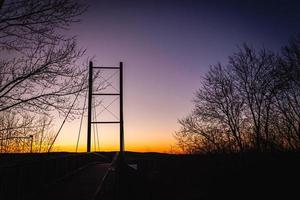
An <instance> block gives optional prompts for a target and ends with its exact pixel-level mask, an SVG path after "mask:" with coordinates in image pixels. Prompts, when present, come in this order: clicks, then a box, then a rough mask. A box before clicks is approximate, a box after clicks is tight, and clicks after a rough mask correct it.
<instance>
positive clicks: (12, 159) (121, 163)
mask: <svg viewBox="0 0 300 200" xmlns="http://www.w3.org/2000/svg"><path fill="white" fill-rule="evenodd" d="M88 67H89V73H88V90H87V92H86V98H85V99H84V105H83V109H82V110H83V111H82V114H81V120H80V126H79V131H78V137H77V144H76V153H59V152H53V153H52V149H53V146H54V143H55V141H56V139H57V137H58V136H59V134H60V132H61V130H62V128H63V126H64V124H65V122H66V121H67V118H68V116H69V114H70V112H71V109H72V108H73V106H74V104H75V102H76V100H77V99H78V95H79V93H78V94H77V95H76V97H75V99H74V102H73V104H72V105H71V107H70V110H69V112H68V113H67V115H66V116H65V119H64V120H63V122H62V124H61V126H60V128H59V130H58V132H57V133H56V135H55V137H54V140H53V141H52V142H51V144H50V146H49V148H48V153H30V154H24V155H22V154H3V155H1V157H0V163H1V165H0V198H1V199H5V200H10V199H12V200H27V199H28V200H29V199H30V200H32V199H45V200H47V199H49V200H50V199H74V200H76V199H78V200H79V199H80V200H97V199H116V200H117V199H138V198H140V195H142V192H143V187H142V185H143V184H141V183H142V182H143V181H141V180H142V179H140V178H138V176H137V170H136V169H137V164H135V163H131V165H128V164H127V163H126V161H125V153H124V119H123V63H122V62H120V63H119V66H113V67H107V66H101V67H99V66H94V65H93V62H90V63H89V66H88ZM95 70H102V71H107V70H115V72H114V73H113V74H112V75H110V76H109V77H107V78H105V77H102V78H103V83H105V84H106V85H107V86H110V87H112V88H113V90H114V91H113V92H111V91H110V92H101V90H100V92H95V90H94V88H93V85H94V81H95V76H94V74H95ZM96 73H97V72H96ZM116 74H119V83H118V86H113V85H112V83H111V82H110V81H109V79H111V78H112V77H113V76H115V75H116ZM101 96H104V97H107V96H112V97H115V96H116V98H114V99H113V100H112V102H111V103H110V104H108V105H106V106H102V107H103V110H107V111H108V112H109V113H111V114H112V115H113V116H114V117H115V119H116V120H101V121H98V119H99V118H98V116H97V115H99V114H101V112H102V111H100V112H99V113H98V114H97V112H96V109H95V108H96V101H95V99H96V98H97V97H101ZM117 99H119V111H118V115H119V116H116V114H113V112H111V111H110V110H109V109H108V107H109V106H111V105H112V103H114V102H115V101H116V100H117ZM86 106H87V143H86V153H77V150H78V144H79V139H80V136H81V129H82V126H83V117H84V111H85V110H86ZM101 119H102V118H101ZM99 124H100V125H101V124H102V125H105V124H118V125H119V151H118V152H116V153H108V152H107V153H103V152H102V153H100V152H95V151H93V152H92V129H93V131H94V139H93V143H94V149H95V150H96V149H97V148H96V146H98V147H99V136H98V134H99V132H98V127H97V125H99ZM26 139H27V138H26ZM29 139H31V141H32V136H30V137H29ZM31 144H32V142H31ZM30 151H32V145H31V150H30ZM137 180H139V181H137Z"/></svg>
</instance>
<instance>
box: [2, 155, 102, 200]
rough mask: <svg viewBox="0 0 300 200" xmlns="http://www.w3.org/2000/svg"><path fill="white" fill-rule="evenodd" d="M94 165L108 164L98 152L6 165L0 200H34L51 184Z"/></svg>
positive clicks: (3, 170) (3, 172)
mask: <svg viewBox="0 0 300 200" xmlns="http://www.w3.org/2000/svg"><path fill="white" fill-rule="evenodd" d="M35 157H36V156H35ZM36 158H37V157H36ZM92 162H105V158H104V157H102V156H100V155H98V154H96V153H84V154H83V153H80V154H75V153H74V154H67V155H57V156H55V157H52V158H43V159H37V160H31V161H23V162H19V163H16V164H7V165H2V166H0V199H5V200H10V199H11V200H23V199H30V197H32V196H33V195H34V194H35V193H37V192H38V191H39V190H41V189H43V188H44V187H46V186H47V185H50V184H52V183H54V182H55V181H57V180H59V179H61V178H63V177H64V176H66V175H67V174H69V173H71V172H73V171H75V170H77V169H79V168H80V167H83V166H85V165H87V164H88V163H92Z"/></svg>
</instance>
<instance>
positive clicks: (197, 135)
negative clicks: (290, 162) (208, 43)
mask: <svg viewBox="0 0 300 200" xmlns="http://www.w3.org/2000/svg"><path fill="white" fill-rule="evenodd" d="M299 41H300V39H299V38H296V39H294V40H292V42H291V43H290V44H289V45H288V46H286V47H284V48H283V51H282V54H280V55H275V54H274V53H272V52H270V51H267V50H265V49H262V50H260V51H256V50H255V49H253V48H249V47H248V46H247V45H244V46H243V47H242V48H240V49H239V51H238V52H237V53H236V54H234V55H233V56H231V57H229V63H228V64H227V65H226V66H222V65H221V64H217V65H215V66H212V67H211V68H210V69H209V71H208V73H207V74H206V75H205V77H204V79H203V82H202V85H201V88H200V89H199V90H198V91H197V93H196V97H195V100H194V103H195V108H194V110H193V111H192V114H191V115H189V116H188V117H186V118H184V119H182V120H179V123H180V125H181V129H180V130H179V131H178V132H176V133H175V138H176V139H177V141H178V144H179V146H180V147H181V148H182V149H184V150H185V151H186V152H189V153H195V152H203V151H205V152H212V151H218V152H220V151H226V152H232V151H239V152H241V151H248V150H256V151H272V150H286V149H290V150H298V149H299V148H300V110H299V108H300V104H299V102H300V92H299V91H300V79H299V77H300V67H299V66H300V65H299V63H300V42H299Z"/></svg>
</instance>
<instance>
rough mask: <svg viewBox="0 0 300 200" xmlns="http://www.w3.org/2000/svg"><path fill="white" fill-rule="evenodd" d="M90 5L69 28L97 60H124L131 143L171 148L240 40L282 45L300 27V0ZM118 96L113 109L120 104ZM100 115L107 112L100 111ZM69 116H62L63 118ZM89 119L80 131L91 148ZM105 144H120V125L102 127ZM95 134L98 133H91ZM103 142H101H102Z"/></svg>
mask: <svg viewBox="0 0 300 200" xmlns="http://www.w3.org/2000/svg"><path fill="white" fill-rule="evenodd" d="M85 2H87V3H88V4H89V9H88V11H87V12H86V13H85V14H84V15H83V16H82V17H81V21H80V22H79V23H77V24H75V25H73V26H72V27H71V29H70V30H69V31H68V34H71V35H76V36H77V38H78V42H79V46H81V47H82V48H86V50H87V51H86V57H88V58H93V62H94V64H95V65H97V66H117V65H118V64H119V62H120V61H122V62H124V123H125V149H126V150H127V151H142V152H145V151H159V152H170V151H171V150H172V149H174V148H175V146H176V141H175V139H174V137H173V135H174V133H175V131H177V130H179V128H180V127H179V124H178V122H177V121H178V119H180V118H183V117H184V116H186V115H188V114H189V113H190V112H191V110H192V109H193V102H192V99H193V96H194V93H195V91H196V90H197V89H198V88H199V87H200V86H201V78H202V77H203V76H205V73H206V72H207V71H208V69H209V66H210V65H213V64H216V63H218V62H221V63H226V62H227V58H228V56H230V55H232V54H233V53H234V52H236V51H237V49H238V46H239V45H242V44H243V43H245V42H246V43H247V44H249V45H251V46H252V47H254V48H262V47H264V48H267V49H271V50H274V51H276V52H278V51H279V50H280V47H281V46H283V45H285V44H287V42H288V40H289V39H290V38H291V37H292V36H296V35H297V34H299V33H300V26H299V21H300V2H299V3H298V2H297V1H289V0H287V1H262V0H260V1H258V0H257V1H255V0H253V1H252V0H251V1H250V0H245V1H232V0H229V1H225V0H224V1H216V0H209V1H201V0H198V1H196V0H195V1H193V0H182V1H179V0H160V1H159V0H139V1H138V0H135V1H130V0H128V1H123V0H87V1H85ZM117 105H118V103H117V102H115V104H113V105H112V108H111V109H112V110H114V109H118V108H117ZM97 118H100V119H102V116H101V115H98V116H97ZM60 120H61V121H62V120H63V119H57V121H58V122H59V121H60ZM79 122H80V121H79V119H77V120H75V121H72V122H69V123H68V124H67V125H66V127H64V128H63V130H62V133H61V134H60V135H59V138H58V141H57V143H56V148H57V149H58V150H69V151H74V150H75V144H76V141H77V135H78V128H79ZM85 123H86V121H85V120H84V124H83V127H84V128H83V129H82V133H81V137H80V150H82V151H85V146H86V137H85V135H86V124H85ZM98 129H99V130H98V131H99V136H98V137H99V141H100V150H103V151H110V150H117V149H118V145H119V140H118V137H119V136H118V134H119V132H118V127H116V125H114V126H113V127H109V125H107V126H103V127H102V126H101V127H98ZM92 138H93V136H92ZM97 150H99V148H97Z"/></svg>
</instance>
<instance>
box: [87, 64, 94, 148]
mask: <svg viewBox="0 0 300 200" xmlns="http://www.w3.org/2000/svg"><path fill="white" fill-rule="evenodd" d="M92 93H93V62H92V61H90V64H89V94H88V123H87V125H88V127H87V152H91V132H92V123H91V122H92Z"/></svg>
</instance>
